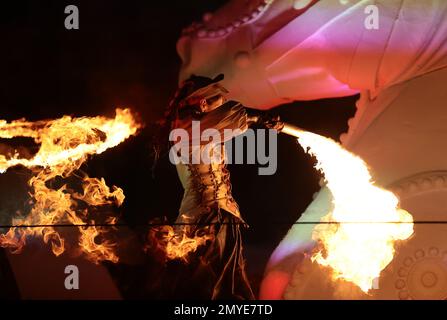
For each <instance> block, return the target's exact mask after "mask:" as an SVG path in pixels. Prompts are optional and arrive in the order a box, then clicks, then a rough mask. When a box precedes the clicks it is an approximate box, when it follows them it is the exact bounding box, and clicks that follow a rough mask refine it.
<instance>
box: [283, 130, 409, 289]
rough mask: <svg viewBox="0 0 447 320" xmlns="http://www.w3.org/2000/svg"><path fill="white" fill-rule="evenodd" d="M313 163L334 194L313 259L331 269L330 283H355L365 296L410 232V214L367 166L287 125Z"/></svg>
mask: <svg viewBox="0 0 447 320" xmlns="http://www.w3.org/2000/svg"><path fill="white" fill-rule="evenodd" d="M283 132H284V133H288V134H291V135H293V136H296V137H297V138H298V142H299V143H300V145H301V146H302V147H303V148H304V150H305V151H306V152H308V153H309V154H311V155H312V156H315V157H316V159H317V164H316V168H317V169H318V170H319V171H321V172H322V173H323V174H324V177H325V179H326V182H327V187H328V188H329V190H330V191H331V193H332V197H333V210H332V211H331V212H330V213H329V214H328V215H326V216H325V217H323V219H322V222H324V223H322V224H319V225H318V226H317V227H316V228H315V229H314V233H313V238H314V240H315V241H319V242H320V243H321V244H322V248H321V247H320V248H319V250H318V251H317V252H316V253H314V255H313V256H312V260H314V261H317V262H318V263H319V264H320V265H323V266H327V267H330V268H331V269H332V271H333V272H332V275H333V278H334V279H344V280H347V281H350V282H353V283H355V284H356V285H357V286H359V287H360V289H362V291H364V292H365V293H368V291H369V290H370V289H371V288H372V287H373V281H374V279H376V278H378V277H379V276H380V272H381V271H382V270H383V269H384V268H385V267H386V266H387V265H388V264H389V263H390V262H391V261H392V259H393V256H394V252H395V249H394V244H395V241H396V240H405V239H408V238H409V237H410V236H411V235H412V234H413V219H412V216H411V215H410V214H409V213H408V212H406V211H405V210H403V209H400V208H399V207H398V205H399V201H398V199H397V197H396V196H395V195H394V194H393V193H392V192H390V191H387V190H384V189H381V188H379V187H377V186H375V185H374V183H373V182H372V181H371V175H370V173H369V171H368V168H367V165H366V164H365V162H364V161H363V160H362V159H360V158H359V157H357V156H355V155H353V154H352V153H350V152H348V151H347V150H345V149H344V148H343V147H341V146H340V145H339V144H338V143H336V142H335V141H333V140H331V139H328V138H325V137H322V136H319V135H317V134H313V133H310V132H305V131H302V130H299V129H298V128H295V127H292V126H288V125H286V126H285V127H284V130H283Z"/></svg>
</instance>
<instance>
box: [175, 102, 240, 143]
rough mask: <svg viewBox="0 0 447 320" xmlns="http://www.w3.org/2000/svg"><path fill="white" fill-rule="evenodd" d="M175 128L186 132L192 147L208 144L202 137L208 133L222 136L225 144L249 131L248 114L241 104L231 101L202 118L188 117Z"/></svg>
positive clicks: (179, 121)
mask: <svg viewBox="0 0 447 320" xmlns="http://www.w3.org/2000/svg"><path fill="white" fill-rule="evenodd" d="M175 128H180V129H184V130H186V132H187V133H188V136H189V143H190V144H192V145H199V144H200V145H204V144H207V143H208V142H209V141H208V140H206V139H203V140H202V135H203V134H204V133H206V132H207V131H208V133H209V134H211V135H212V134H213V133H214V134H218V135H220V139H221V142H225V141H228V140H230V139H232V138H233V137H235V136H237V135H239V134H242V133H244V132H245V131H246V130H247V128H248V124H247V112H246V110H245V107H244V106H242V105H241V104H240V103H237V102H234V101H229V102H227V103H225V104H224V105H222V106H221V107H219V108H217V109H215V110H213V111H211V112H209V113H205V114H204V115H203V116H202V117H200V118H196V119H195V118H193V117H191V116H188V117H186V118H185V119H182V120H178V121H176V126H175ZM209 130H212V131H209Z"/></svg>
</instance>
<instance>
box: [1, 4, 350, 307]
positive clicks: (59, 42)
mask: <svg viewBox="0 0 447 320" xmlns="http://www.w3.org/2000/svg"><path fill="white" fill-rule="evenodd" d="M224 2H225V1H209V0H189V1H184V0H182V1H179V0H171V1H149V0H145V1H139V0H138V1H118V0H107V1H102V0H94V1H92V0H89V1H63V0H57V1H40V0H39V1H37V0H35V1H23V0H20V1H14V2H12V1H9V2H8V5H6V3H5V4H2V7H1V11H0V24H1V27H0V33H1V35H2V36H1V39H2V40H1V41H2V42H1V51H0V70H1V78H0V101H1V102H0V103H1V105H0V106H1V107H0V108H1V109H0V110H1V114H0V119H6V120H14V119H17V118H22V117H26V118H27V119H29V120H39V119H47V118H58V117H61V116H62V115H64V114H70V115H74V116H96V115H107V116H113V115H114V109H115V108H116V107H120V106H121V107H130V108H132V109H133V110H135V111H136V112H138V113H139V115H140V116H141V119H142V120H143V121H144V122H145V123H146V128H145V129H144V130H143V131H142V132H141V133H140V135H139V136H137V137H134V138H131V139H129V140H128V141H126V142H125V143H123V144H121V145H120V146H118V147H116V148H114V149H111V150H109V151H107V152H106V153H104V154H102V155H99V156H96V157H94V158H92V159H91V160H90V161H88V162H87V165H86V166H85V167H84V168H83V169H84V171H86V172H87V173H88V174H89V175H90V176H92V177H104V178H105V179H106V181H107V182H108V184H109V185H117V186H119V187H121V188H123V190H124V192H125V195H126V200H125V203H124V205H123V207H122V209H121V213H122V219H123V221H124V222H125V223H128V224H129V225H130V229H131V230H132V231H134V232H135V234H137V235H142V234H144V233H145V232H147V228H148V227H147V226H144V225H145V224H147V222H148V221H149V220H150V219H153V218H155V217H159V216H167V217H168V219H169V221H173V220H174V219H175V217H176V216H177V209H178V207H179V205H180V200H181V197H182V188H181V185H180V182H179V181H178V179H177V175H176V171H175V167H174V166H173V165H171V164H170V163H169V161H168V159H167V157H164V158H162V159H161V161H160V163H159V165H158V167H157V170H156V172H155V177H154V178H153V177H152V175H151V166H152V159H151V155H150V152H151V149H150V145H151V125H150V124H151V122H153V121H155V120H156V119H157V118H159V117H160V116H161V115H162V112H163V109H164V107H165V105H166V103H167V101H168V99H169V97H170V95H172V93H173V92H174V91H175V89H176V86H177V72H178V69H179V66H180V60H179V58H178V57H177V54H176V50H175V44H176V40H177V38H178V37H179V34H180V31H181V29H182V28H183V27H185V26H187V25H188V24H189V23H191V22H192V21H194V20H200V19H201V16H202V15H203V13H205V12H207V11H213V10H215V9H216V8H218V7H219V6H220V5H221V4H222V3H224ZM70 4H74V5H77V6H78V8H79V11H80V30H66V29H65V28H64V19H65V16H66V15H65V14H64V8H65V6H67V5H70ZM355 100H356V98H355V97H350V98H344V99H333V100H323V101H312V102H296V103H293V104H291V105H286V106H281V107H279V108H277V109H276V110H274V111H272V113H275V114H276V113H277V114H279V115H280V116H281V117H282V118H283V119H284V120H285V121H287V122H290V123H293V124H296V125H299V126H301V127H303V128H306V129H308V130H310V131H313V132H316V133H319V134H322V135H325V136H328V137H332V138H334V139H337V140H338V136H339V134H340V133H342V132H345V131H346V130H347V124H346V122H347V120H348V119H349V118H350V117H352V116H353V114H354V111H355V107H354V103H355ZM3 143H13V142H5V141H3ZM16 143H17V142H16ZM278 148H279V149H278V170H277V173H276V174H275V175H273V176H258V175H257V166H256V165H233V166H230V171H231V175H232V184H233V191H234V196H235V198H236V200H237V201H238V203H239V206H240V208H241V213H242V215H243V217H244V218H245V220H246V221H247V222H248V223H249V224H250V229H248V230H246V231H245V232H244V234H243V236H244V245H245V255H246V259H247V265H248V272H249V277H250V279H251V280H252V282H253V287H254V288H255V289H257V288H258V285H259V281H260V279H261V277H262V272H263V268H264V266H265V263H266V262H267V259H268V257H269V255H270V254H271V252H272V251H273V249H274V248H275V247H276V245H277V244H278V243H279V241H280V240H281V238H282V237H283V236H284V235H285V233H286V232H287V230H288V229H289V228H290V225H291V224H292V223H294V222H295V221H296V220H297V218H298V217H299V215H300V212H302V211H303V210H304V209H305V207H306V206H307V205H308V204H309V203H310V201H311V200H312V194H313V193H314V192H316V191H317V190H318V181H319V174H318V173H317V172H315V170H314V169H313V168H312V166H313V160H312V159H311V158H309V157H308V156H307V155H305V154H304V153H303V151H302V150H301V149H300V147H299V146H298V145H297V144H296V142H295V140H294V139H293V138H291V137H287V136H280V137H279V146H278ZM6 179H7V180H6ZM11 181H12V182H11ZM5 184H7V187H6V186H5ZM23 184H24V181H23V177H22V176H21V175H20V174H15V173H14V172H12V173H9V174H7V175H6V176H5V175H2V176H0V189H1V190H2V192H1V193H2V195H1V197H0V198H1V201H0V202H1V203H2V204H1V205H0V209H1V212H4V210H6V208H9V209H11V207H13V206H14V203H16V202H17V201H19V200H16V199H20V201H24V200H23V199H26V190H25V188H24V187H20V185H23ZM11 186H18V187H17V189H14V190H11V189H13V188H12V187H11ZM21 192H22V193H23V195H21ZM2 221H4V219H2ZM3 260H4V259H3ZM4 263H5V261H4ZM150 263H151V261H150V260H144V262H143V263H139V264H138V265H137V266H132V267H130V266H129V267H126V266H110V267H109V268H110V270H111V273H112V275H113V277H114V279H115V280H116V282H117V283H118V284H119V286H122V287H120V289H121V290H122V292H123V296H124V297H131V298H132V297H138V298H149V299H150V298H157V297H156V294H155V295H154V293H152V292H148V291H145V290H144V289H141V288H138V283H140V282H141V286H143V282H144V281H148V280H147V275H146V276H145V278H144V279H146V280H144V279H143V280H141V281H140V280H138V279H140V278H139V277H142V275H143V274H146V273H147V272H150V270H151V265H150ZM126 281H127V282H129V283H132V285H127V286H126V285H125V283H126ZM123 283H124V284H123ZM135 283H137V284H135Z"/></svg>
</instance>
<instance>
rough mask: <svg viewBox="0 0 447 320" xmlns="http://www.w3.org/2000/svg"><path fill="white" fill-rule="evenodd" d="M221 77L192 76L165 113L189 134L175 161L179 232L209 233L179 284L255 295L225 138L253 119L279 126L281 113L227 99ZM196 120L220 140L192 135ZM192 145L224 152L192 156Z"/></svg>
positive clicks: (216, 295)
mask: <svg viewBox="0 0 447 320" xmlns="http://www.w3.org/2000/svg"><path fill="white" fill-rule="evenodd" d="M222 79H223V75H219V76H217V77H216V78H214V79H210V78H207V77H200V76H191V77H190V78H189V79H188V80H186V81H185V82H184V83H183V84H182V85H181V86H180V88H179V90H178V91H177V93H176V95H175V97H174V99H173V100H172V101H171V103H170V105H169V109H168V112H167V114H166V118H167V120H168V123H170V124H171V125H170V128H171V130H174V129H184V130H186V132H188V134H189V137H190V139H189V141H188V143H189V144H190V149H189V150H190V154H188V159H186V160H187V161H184V160H185V159H183V161H180V162H179V163H178V164H177V165H176V166H177V172H178V175H179V178H180V180H181V183H182V185H183V188H184V196H183V199H182V203H181V206H180V212H179V216H178V218H177V220H176V227H175V230H176V235H177V237H179V238H181V237H183V235H184V234H186V235H187V236H188V237H190V238H193V237H197V236H210V238H209V239H210V240H209V241H207V242H206V244H205V245H202V246H200V247H199V248H198V249H197V251H195V252H194V254H192V255H191V257H190V258H189V262H188V264H187V265H186V266H185V269H186V270H181V271H179V272H180V273H181V275H179V274H178V275H177V276H178V277H180V279H177V285H176V289H177V290H180V291H184V292H191V293H192V294H193V295H194V296H193V297H194V298H211V299H254V294H253V291H252V289H251V286H250V283H249V281H248V279H247V275H246V272H245V261H244V258H243V254H242V251H243V249H242V248H243V245H242V238H241V227H242V226H246V223H245V222H244V220H243V219H242V217H241V214H240V212H239V207H238V205H237V203H236V201H235V200H234V198H233V196H232V193H231V184H230V175H229V172H228V170H227V168H226V163H225V146H224V142H225V141H227V140H229V139H231V138H233V137H234V135H237V134H241V133H243V132H245V131H246V130H247V128H248V127H249V126H250V125H252V124H263V125H265V126H266V127H267V128H274V129H277V130H279V129H280V127H279V126H280V124H279V119H274V118H269V117H267V116H265V114H262V113H260V112H259V111H254V110H250V109H247V108H245V107H244V106H242V105H241V104H240V103H237V102H235V101H227V100H226V98H225V95H226V93H228V92H227V90H226V89H225V88H224V87H222V85H221V84H220V83H219V82H220V81H221V80H222ZM193 121H199V124H200V133H202V132H203V131H205V130H206V129H215V130H217V132H219V134H220V135H221V139H220V142H221V143H220V144H219V145H217V146H214V147H213V148H209V146H208V145H207V144H208V142H203V141H201V139H200V135H199V137H194V135H193V133H192V131H193V128H192V127H193ZM225 129H232V131H231V132H233V134H232V135H228V134H224V131H225ZM227 133H228V131H227ZM194 147H197V148H198V149H199V151H200V154H203V152H204V150H207V151H205V152H209V153H216V152H217V153H220V155H219V156H218V157H213V156H215V154H208V155H209V156H210V157H209V160H210V161H208V162H206V161H202V160H203V159H200V161H199V162H197V161H196V162H194V161H192V160H193V157H194V155H193V154H192V153H193V150H194ZM205 148H208V149H205ZM196 150H197V149H196Z"/></svg>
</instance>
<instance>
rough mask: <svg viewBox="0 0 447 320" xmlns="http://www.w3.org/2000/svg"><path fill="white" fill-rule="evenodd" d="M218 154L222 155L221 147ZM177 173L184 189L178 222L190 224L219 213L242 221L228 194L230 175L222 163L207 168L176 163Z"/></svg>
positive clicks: (230, 195) (223, 148)
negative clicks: (221, 210) (215, 212)
mask: <svg viewBox="0 0 447 320" xmlns="http://www.w3.org/2000/svg"><path fill="white" fill-rule="evenodd" d="M221 150H222V151H221V152H222V154H224V152H225V147H224V145H223V144H222V146H221ZM222 159H225V157H222ZM177 172H178V174H179V177H180V180H181V181H182V184H183V187H184V189H185V193H184V196H183V199H182V204H181V207H180V215H179V217H178V219H177V222H181V223H187V222H192V221H194V220H196V219H197V218H198V217H199V215H201V214H203V213H207V212H210V211H211V210H220V209H224V210H226V211H227V212H229V213H231V214H233V215H234V216H236V217H237V218H239V219H241V215H240V212H239V207H238V205H237V203H236V201H235V200H234V198H233V196H232V194H231V183H230V173H229V171H228V169H227V166H226V164H225V161H224V160H222V161H220V162H218V163H216V162H211V163H210V164H203V163H201V164H183V163H179V164H177ZM241 220H242V219H241Z"/></svg>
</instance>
